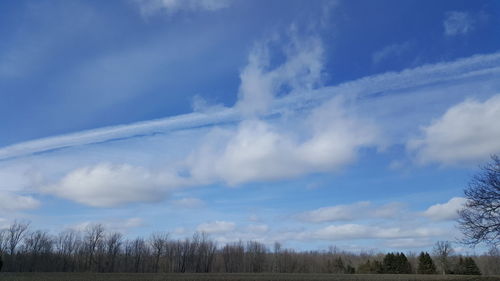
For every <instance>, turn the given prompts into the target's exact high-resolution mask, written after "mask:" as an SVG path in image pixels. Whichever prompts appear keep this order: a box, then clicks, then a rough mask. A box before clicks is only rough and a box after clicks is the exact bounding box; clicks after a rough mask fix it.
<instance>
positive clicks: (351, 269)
mask: <svg viewBox="0 0 500 281" xmlns="http://www.w3.org/2000/svg"><path fill="white" fill-rule="evenodd" d="M344 273H345V274H354V273H356V269H354V267H352V266H351V265H350V264H348V265H347V266H346V267H345V271H344Z"/></svg>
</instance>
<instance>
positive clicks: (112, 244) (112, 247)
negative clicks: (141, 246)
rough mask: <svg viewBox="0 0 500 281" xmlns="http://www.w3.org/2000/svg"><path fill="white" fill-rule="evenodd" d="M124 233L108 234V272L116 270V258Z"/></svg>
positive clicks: (106, 243) (106, 240) (106, 268)
mask: <svg viewBox="0 0 500 281" xmlns="http://www.w3.org/2000/svg"><path fill="white" fill-rule="evenodd" d="M122 238H123V235H122V234H121V233H119V232H114V233H110V234H108V235H107V236H106V239H105V242H104V243H105V245H106V246H105V247H106V266H105V270H106V271H107V272H114V270H115V264H116V258H117V256H118V253H119V252H120V247H121V245H122Z"/></svg>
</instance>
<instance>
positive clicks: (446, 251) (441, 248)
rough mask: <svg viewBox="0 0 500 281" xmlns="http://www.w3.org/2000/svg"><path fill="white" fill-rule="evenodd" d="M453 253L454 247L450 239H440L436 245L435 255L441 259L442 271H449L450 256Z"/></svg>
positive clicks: (444, 272)
mask: <svg viewBox="0 0 500 281" xmlns="http://www.w3.org/2000/svg"><path fill="white" fill-rule="evenodd" d="M452 253H453V248H452V246H451V243H450V242H449V241H438V242H436V245H435V246H434V255H435V256H436V257H437V259H438V261H439V266H440V267H441V272H442V273H443V275H444V274H446V273H448V271H449V260H448V258H449V256H450V255H451V254H452Z"/></svg>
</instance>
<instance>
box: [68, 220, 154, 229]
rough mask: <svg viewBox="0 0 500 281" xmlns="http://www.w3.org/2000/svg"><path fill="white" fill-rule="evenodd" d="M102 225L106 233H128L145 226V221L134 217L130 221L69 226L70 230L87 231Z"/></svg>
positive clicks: (90, 222) (83, 223) (106, 221)
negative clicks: (94, 226)
mask: <svg viewBox="0 0 500 281" xmlns="http://www.w3.org/2000/svg"><path fill="white" fill-rule="evenodd" d="M96 224H100V225H102V226H103V227H104V229H105V230H106V231H117V232H122V233H126V232H128V230H130V229H132V228H138V227H141V226H144V225H145V223H144V220H143V219H141V218H137V217H133V218H128V219H106V220H102V221H84V222H80V223H77V224H73V225H70V226H68V227H67V228H68V229H73V230H76V231H85V230H86V229H88V228H89V227H90V226H93V225H96Z"/></svg>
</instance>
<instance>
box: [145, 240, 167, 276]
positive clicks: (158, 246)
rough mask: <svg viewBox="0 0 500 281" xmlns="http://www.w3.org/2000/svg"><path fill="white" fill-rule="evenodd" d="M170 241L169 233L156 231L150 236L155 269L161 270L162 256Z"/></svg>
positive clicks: (156, 270)
mask: <svg viewBox="0 0 500 281" xmlns="http://www.w3.org/2000/svg"><path fill="white" fill-rule="evenodd" d="M167 243H168V233H161V232H155V233H153V234H152V235H151V237H150V238H149V244H150V245H151V248H152V249H153V253H154V259H155V264H154V271H155V272H159V271H160V257H161V256H162V255H163V254H165V250H166V248H167Z"/></svg>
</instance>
